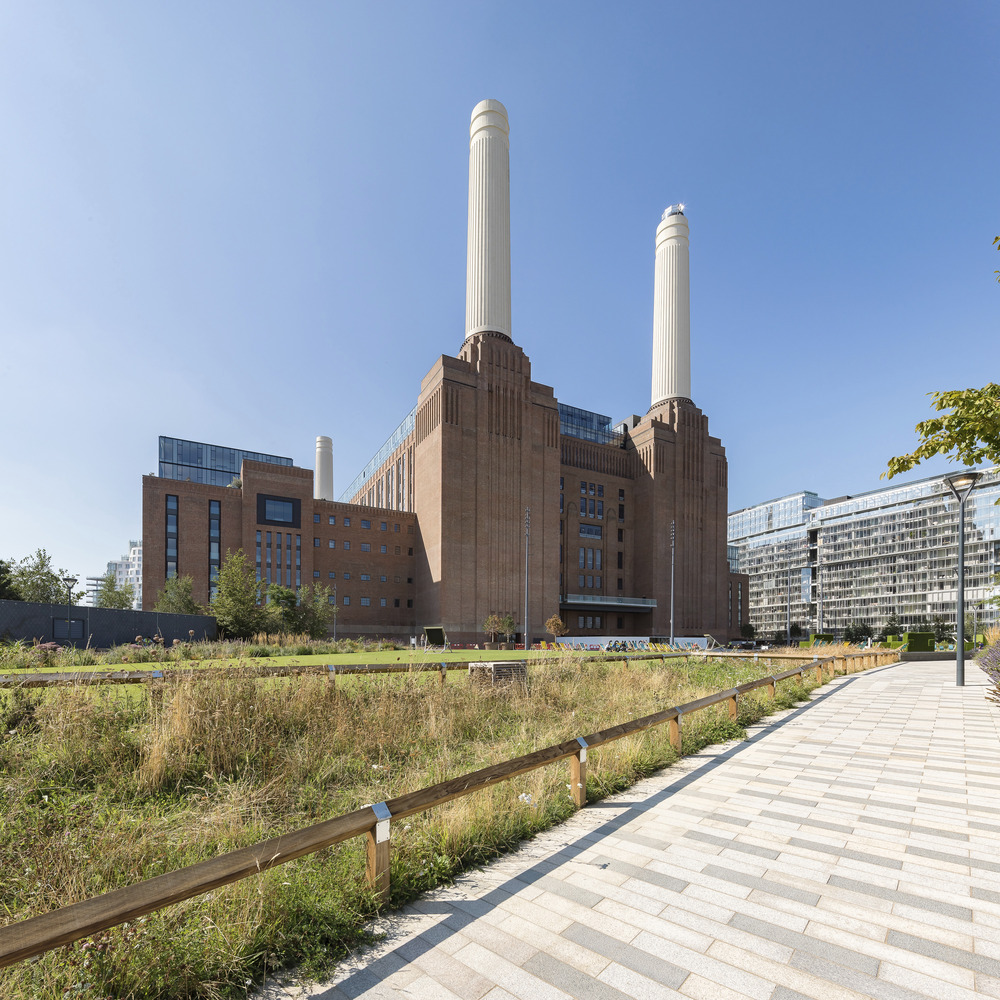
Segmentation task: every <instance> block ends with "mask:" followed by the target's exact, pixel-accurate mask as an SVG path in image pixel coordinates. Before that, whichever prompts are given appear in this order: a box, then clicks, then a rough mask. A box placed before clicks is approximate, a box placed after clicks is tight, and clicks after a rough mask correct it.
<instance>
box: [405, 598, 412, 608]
mask: <svg viewBox="0 0 1000 1000" xmlns="http://www.w3.org/2000/svg"><path fill="white" fill-rule="evenodd" d="M406 606H407V607H408V608H412V607H413V598H412V597H409V598H407V600H406Z"/></svg>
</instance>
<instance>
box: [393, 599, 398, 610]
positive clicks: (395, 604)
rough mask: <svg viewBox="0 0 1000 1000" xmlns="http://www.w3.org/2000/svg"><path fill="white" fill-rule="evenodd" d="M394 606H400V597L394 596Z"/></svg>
mask: <svg viewBox="0 0 1000 1000" xmlns="http://www.w3.org/2000/svg"><path fill="white" fill-rule="evenodd" d="M392 606H393V607H394V608H398V607H399V598H398V597H394V598H393V599H392Z"/></svg>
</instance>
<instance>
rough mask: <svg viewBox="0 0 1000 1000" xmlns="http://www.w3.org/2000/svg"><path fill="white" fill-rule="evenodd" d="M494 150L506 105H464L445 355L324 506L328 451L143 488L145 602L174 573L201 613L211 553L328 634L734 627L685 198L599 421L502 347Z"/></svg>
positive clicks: (500, 172) (660, 247) (534, 635)
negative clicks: (648, 357)
mask: <svg viewBox="0 0 1000 1000" xmlns="http://www.w3.org/2000/svg"><path fill="white" fill-rule="evenodd" d="M507 137H508V128H507V115H506V110H505V109H504V108H503V105H501V104H499V102H497V101H484V102H482V103H481V104H479V105H477V107H476V109H475V110H474V112H473V116H472V125H471V129H470V180H469V257H468V274H467V303H466V306H467V308H466V336H465V340H464V342H463V343H462V345H461V349H460V350H459V352H458V355H457V356H456V357H452V356H449V355H442V356H441V357H439V358H438V360H437V361H436V362H435V363H434V365H433V366H432V367H431V369H430V371H429V372H428V373H427V374H426V375H425V376H424V378H423V380H422V381H421V384H420V388H419V393H418V394H417V399H416V405H415V406H414V408H413V410H412V411H411V412H410V413H409V414H408V415H407V417H406V418H405V419H404V421H403V422H402V423H401V425H400V426H399V427H398V428H397V430H396V431H395V432H394V433H393V434H392V435H391V436H390V438H389V439H388V441H387V442H386V444H385V446H384V447H383V448H382V449H381V450H380V451H379V453H378V454H377V455H376V456H375V457H374V458H373V459H372V461H371V462H369V463H368V465H367V466H366V468H365V469H364V471H363V472H362V474H361V475H360V476H359V477H358V478H357V479H356V480H355V481H354V482H353V483H352V485H351V487H350V488H349V489H348V491H347V492H346V493H345V494H344V495H343V496H342V498H341V501H340V502H336V501H334V500H333V498H332V456H331V454H329V449H330V447H331V445H330V441H329V439H328V438H320V439H318V441H317V465H316V474H315V475H314V474H313V473H312V472H311V471H309V470H306V469H299V468H295V467H288V466H284V465H279V464H276V463H273V462H272V463H267V462H260V461H252V460H250V459H244V461H243V462H242V472H241V477H240V484H239V485H238V486H236V485H233V486H228V487H225V488H219V486H218V485H213V484H210V483H208V482H205V483H194V482H187V481H180V480H177V479H170V478H163V477H151V476H147V477H145V478H144V479H143V539H144V545H145V554H146V558H145V560H144V594H146V595H147V596H146V600H147V602H148V606H151V605H152V604H153V603H154V602H155V600H156V594H157V593H158V592H159V590H160V588H161V587H162V585H163V580H164V579H165V578H166V577H167V576H170V575H173V574H175V573H181V574H189V575H191V576H192V578H193V579H194V581H195V599H196V600H199V601H207V600H208V598H209V596H210V593H211V585H212V580H213V573H214V572H215V571H216V570H217V566H218V559H219V558H220V557H221V556H222V555H223V554H224V553H225V552H226V550H235V549H237V548H243V550H244V551H245V552H246V553H247V554H248V555H252V557H253V558H254V559H255V562H256V567H257V575H258V579H260V580H261V581H262V582H265V583H266V582H269V581H278V582H280V583H282V584H283V585H285V586H302V585H304V584H306V583H309V582H315V583H322V584H324V585H327V586H330V587H331V588H333V587H336V588H337V589H336V594H335V595H334V594H331V600H335V601H336V603H337V607H338V612H339V615H338V633H343V634H355V635H384V636H393V635H403V634H412V633H413V632H414V631H416V630H418V629H419V628H420V626H422V625H425V624H440V625H443V626H444V627H445V630H446V632H447V633H448V635H449V638H450V639H451V640H452V641H454V642H476V641H481V640H482V638H483V635H482V623H483V621H484V620H485V618H486V617H487V616H488V615H489V614H491V613H494V612H497V613H501V614H502V613H505V612H511V613H512V614H513V615H514V616H515V618H516V619H517V621H518V623H519V624H518V632H519V634H521V635H523V634H524V632H525V622H524V618H525V611H526V612H527V635H528V638H529V639H531V640H533V641H537V640H538V639H541V638H544V636H545V632H544V622H545V621H546V619H547V618H549V617H550V616H551V615H553V614H557V613H558V614H559V615H560V617H561V618H562V619H563V621H564V622H565V624H566V625H567V626H568V627H569V629H570V630H571V631H572V632H573V633H574V634H575V635H585V634H591V635H594V636H595V637H596V636H599V635H600V636H605V635H609V636H613V635H616V634H617V635H628V636H631V635H657V636H669V635H671V634H673V635H676V636H683V635H695V636H702V635H705V634H711V635H713V636H714V637H715V638H717V639H721V640H725V639H727V638H729V637H734V636H737V635H739V631H740V625H741V620H740V610H741V609H745V608H746V607H747V606H748V602H747V601H746V600H745V599H744V596H743V595H744V594H745V590H746V579H745V578H743V577H740V576H739V575H734V574H732V573H731V572H730V570H729V565H728V562H727V550H726V516H727V496H728V492H727V464H726V457H725V451H724V449H723V447H722V445H721V443H720V441H719V440H718V439H717V438H714V437H712V436H711V435H710V434H709V431H708V421H707V418H706V417H705V416H704V415H703V414H702V412H701V411H700V410H699V409H698V408H697V407H696V406H695V405H694V403H693V402H692V401H691V398H690V395H691V390H690V360H689V356H690V321H689V300H688V296H689V293H688V287H689V282H688V224H687V220H686V218H685V216H684V214H683V210H682V208H683V207H682V206H671V208H669V209H668V210H667V211H666V212H664V215H663V219H662V220H661V222H660V224H659V227H658V229H657V234H656V255H655V281H654V335H653V373H652V399H651V405H650V408H649V410H648V412H647V413H646V414H645V415H644V416H637V415H633V416H630V417H629V418H628V419H626V420H623V421H621V422H619V423H618V424H617V425H612V421H611V419H610V418H609V417H607V416H604V415H603V414H600V413H597V412H593V411H590V410H587V409H581V408H578V407H573V406H567V405H565V404H560V403H559V401H558V400H557V398H556V396H555V393H554V391H553V389H552V388H551V387H550V386H548V385H546V384H544V383H541V382H536V381H535V380H534V377H533V373H532V370H531V363H530V360H529V358H528V356H527V355H526V354H525V352H524V351H523V350H522V349H521V348H520V347H519V346H518V345H517V344H516V343H515V342H514V340H513V337H512V333H511V329H510V259H509V208H508V204H509V182H508V154H507V148H508V147H507V141H508V138H507ZM734 587H735V593H736V594H737V597H736V599H735V600H734V599H733V596H732V595H733V593H734ZM744 617H745V614H744Z"/></svg>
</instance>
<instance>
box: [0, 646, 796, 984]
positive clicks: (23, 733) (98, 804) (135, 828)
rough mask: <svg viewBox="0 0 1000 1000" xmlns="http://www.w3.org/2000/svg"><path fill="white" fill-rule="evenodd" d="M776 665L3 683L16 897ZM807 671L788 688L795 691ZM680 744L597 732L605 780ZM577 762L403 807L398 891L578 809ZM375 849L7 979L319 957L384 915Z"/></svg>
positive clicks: (218, 899)
mask: <svg viewBox="0 0 1000 1000" xmlns="http://www.w3.org/2000/svg"><path fill="white" fill-rule="evenodd" d="M762 672H763V670H760V671H756V670H755V668H754V666H753V665H752V663H749V664H743V665H736V664H733V663H732V662H729V663H723V664H706V663H704V662H697V663H694V662H691V663H689V662H687V661H670V662H669V666H668V667H667V668H663V667H661V666H660V665H659V664H658V663H657V664H655V665H647V664H642V665H632V666H623V665H622V663H621V662H614V663H610V664H593V663H591V664H586V663H582V662H581V661H579V660H576V659H571V658H568V657H566V658H562V659H559V660H554V661H553V662H552V663H551V664H547V665H545V666H541V667H535V668H532V670H531V674H530V685H529V687H528V688H527V689H526V690H525V689H521V688H517V687H506V688H496V689H493V688H478V687H475V686H472V685H470V684H469V682H468V680H467V679H466V678H464V677H463V676H461V675H453V676H451V677H450V678H449V682H448V683H447V684H446V685H444V686H441V685H439V683H438V680H437V677H435V676H429V675H426V674H415V673H414V674H405V675H401V676H400V675H394V676H384V675H376V676H372V677H363V678H361V677H359V678H350V679H345V678H341V679H339V680H337V681H336V683H334V682H333V681H332V680H331V679H329V678H326V677H316V676H306V677H299V678H290V679H281V680H274V679H268V680H264V679H261V680H248V679H239V680H237V679H232V678H227V677H226V676H225V675H219V674H205V675H202V676H195V677H193V678H188V679H185V680H183V681H179V682H176V683H160V684H158V685H156V686H150V687H144V688H143V689H142V693H141V694H139V695H138V696H137V695H136V694H135V692H132V693H131V694H128V693H127V692H124V691H122V690H121V689H118V688H114V687H107V688H72V687H68V688H52V689H42V690H40V691H38V692H35V691H24V690H16V689H15V690H12V691H0V724H2V725H3V726H4V728H3V730H2V731H0V784H2V788H3V792H4V795H5V798H6V809H5V815H4V823H3V828H2V831H0V870H2V871H3V873H4V877H3V879H2V881H0V902H2V905H3V911H4V913H5V914H6V915H7V917H8V920H20V919H24V918H26V917H28V916H30V915H32V914H35V913H41V912H45V911H46V910H49V909H51V908H53V907H56V906H60V905H65V904H66V903H69V902H72V901H75V900H80V899H84V898H87V897H89V896H93V895H97V894H99V893H102V892H107V891H109V890H110V889H112V888H115V887H117V886H121V885H126V884H130V883H133V882H136V881H139V880H141V879H146V878H150V877H152V876H154V875H158V874H162V873H164V872H166V871H171V870H173V869H176V868H179V867H181V866H183V865H187V864H192V863H194V862H196V861H199V860H203V859H205V858H209V857H212V856H215V855H217V854H219V853H222V852H224V851H228V850H233V849H235V848H237V847H240V846H245V845H248V844H252V843H255V842H257V841H259V840H263V839H266V838H268V837H271V836H276V835H278V834H280V833H285V832H288V831H290V830H293V829H296V828H300V827H303V826H306V825H308V824H310V823H313V822H317V821H319V820H320V819H325V818H329V817H332V816H335V815H338V814H340V813H343V812H346V811H348V810H351V809H355V808H358V807H359V806H361V805H363V804H364V803H368V802H374V801H379V800H382V799H387V798H391V797H392V796H394V795H397V794H400V793H402V792H404V791H409V790H413V789H416V788H420V787H423V786H426V785H429V784H432V783H434V782H436V781H440V780H443V779H445V778H448V777H453V776H455V775H457V774H461V773H464V772H467V771H470V770H473V769H476V768H480V767H484V766H487V765H489V764H491V763H496V762H500V761H503V760H507V759H509V758H511V757H515V756H518V755H519V754H523V753H527V752H529V751H531V750H533V749H537V748H539V747H542V746H547V745H549V744H552V743H557V742H560V741H562V740H565V739H569V738H571V737H573V736H578V735H586V734H587V733H590V732H593V731H595V730H597V729H600V728H604V727H607V726H610V725H614V724H616V723H619V722H624V721H627V720H628V719H632V718H636V717H638V716H641V715H645V714H648V713H650V712H652V711H656V710H658V709H662V708H664V707H668V706H670V705H674V704H678V703H682V702H684V701H687V700H691V699H693V698H695V697H699V696H700V695H703V694H706V693H709V692H711V691H715V690H720V689H724V688H727V687H731V686H733V685H734V684H736V683H740V682H741V681H743V680H747V679H750V678H751V677H755V676H759V675H760V673H762ZM806 688H808V685H806ZM795 690H796V689H795V688H794V687H793V686H792V685H790V684H789V685H788V686H787V687H784V688H783V689H779V698H778V701H777V705H778V706H779V707H782V706H787V705H790V704H792V703H793V697H794V691H795ZM797 690H798V692H799V694H798V697H800V698H801V697H802V695H801V691H802V688H801V687H800V688H798V689H797ZM769 710H770V704H769V703H767V702H766V701H764V699H763V698H754V697H745V698H742V699H741V701H740V718H739V719H738V720H737V721H735V722H733V721H730V720H729V719H728V717H727V716H726V715H725V713H724V712H722V711H716V710H707V711H704V712H699V713H697V714H696V715H694V716H692V717H689V718H686V719H685V724H684V741H685V751H692V750H695V749H697V748H699V747H701V746H704V745H707V744H708V743H711V742H718V741H720V740H724V739H730V738H735V737H738V736H740V735H742V734H743V726H745V725H746V724H748V723H749V722H751V721H754V720H756V719H758V718H759V717H761V715H763V714H764V713H765V712H766V711H769ZM675 758H676V755H675V753H674V751H673V749H672V748H671V747H670V745H669V742H668V734H667V732H666V727H659V728H657V729H655V730H652V731H650V732H648V733H646V734H644V735H641V736H636V737H632V738H629V739H626V740H620V741H618V742H617V743H613V744H609V745H608V746H606V747H602V748H598V749H595V750H594V751H592V753H591V755H590V757H589V760H588V779H587V784H588V794H589V796H590V797H591V798H596V797H599V796H601V795H604V794H607V793H608V792H611V791H615V790H618V789H621V788H625V787H627V786H628V785H629V784H631V783H632V782H634V781H635V780H636V779H637V778H639V777H641V776H643V775H646V774H649V773H651V772H652V771H653V770H655V769H656V768H659V767H662V766H664V765H666V764H669V763H671V762H672V761H673V760H674V759H675ZM567 772H568V765H566V764H561V765H554V766H550V767H546V768H543V769H541V770H538V771H534V772H531V773H529V774H526V775H522V776H520V777H518V778H516V779H513V780H512V781H509V782H505V783H503V784H500V785H497V786H493V787H491V788H489V789H486V790H483V791H480V792H477V793H474V794H473V795H470V796H467V797H465V798H462V799H458V800H455V801H453V802H451V803H449V804H447V805H445V806H442V807H439V808H437V809H435V810H432V811H430V812H428V813H425V814H422V815H419V816H415V817H412V818H411V819H409V820H407V821H405V822H402V823H394V824H393V828H392V838H393V839H392V852H393V853H392V886H393V888H392V902H393V904H398V903H400V902H402V901H404V900H406V899H409V898H411V897H412V896H414V895H415V894H416V893H419V892H421V891H423V890H425V889H427V888H430V887H432V886H434V885H437V884H440V883H441V882H442V881H444V880H447V879H448V878H450V877H451V876H452V875H454V873H455V872H457V871H459V870H461V869H462V868H463V867H466V866H468V865H471V864H475V863H478V862H481V861H483V860H485V859H487V858H489V857H491V856H493V855H495V854H497V853H498V852H501V851H503V850H505V849H508V848H509V847H511V846H513V845H514V844H516V843H517V842H518V841H519V840H520V839H522V838H524V837H526V836H529V835H530V834H531V833H532V832H534V831H537V830H539V829H543V828H545V827H547V826H549V825H551V824H552V823H555V822H557V821H559V820H560V819H562V818H564V817H566V816H567V815H569V814H570V813H571V812H572V810H573V806H572V802H571V799H570V796H569V791H568V787H567V784H566V781H567ZM363 854H364V845H363V841H362V839H360V838H358V839H356V840H354V841H350V842H347V843H345V844H342V845H339V846H337V847H335V848H332V849H329V850H325V851H322V852H319V853H317V854H314V855H310V856H308V857H306V858H302V859H299V860H298V861H295V862H292V863H290V864H287V865H284V866H281V867H279V868H277V869H274V870H272V871H269V872H266V873H264V874H263V875H261V876H259V877H256V878H253V879H247V880H244V881H243V882H239V883H236V884H234V885H232V886H229V887H226V888H224V889H220V890H217V891H215V892H212V893H209V894H207V895H205V896H202V897H198V898H196V899H192V900H188V901H186V902H184V903H180V904H178V905H176V906H172V907H170V908H169V909H167V910H165V911H162V912H160V913H157V914H151V915H150V916H148V917H145V918H143V919H142V920H140V921H138V922H136V923H133V924H131V925H128V926H123V927H119V928H114V929H112V930H109V931H107V932H104V933H103V934H101V935H98V936H97V937H96V938H93V939H89V940H88V941H86V942H82V943H78V944H77V945H75V946H69V947H66V948H62V949H59V950H58V951H56V952H53V953H50V954H48V955H45V956H42V957H41V958H40V959H38V960H37V961H33V962H27V963H22V964H21V965H19V966H16V967H14V968H13V969H10V970H6V971H5V972H4V973H2V975H0V997H2V998H4V1000H15V998H16V1000H27V998H32V1000H35V998H39V997H59V998H64V997H70V996H72V997H75V996H85V997H97V998H103V997H115V998H118V997H122V998H135V1000H139V998H143V1000H146V998H158V1000H159V998H168V997H169V998H181V997H183V998H222V997H226V998H229V997H237V996H244V995H245V994H246V991H247V988H248V984H251V983H253V982H255V981H259V980H260V978H261V977H262V976H263V975H264V974H265V972H266V971H267V970H269V969H274V968H276V967H280V966H283V965H288V964H292V963H295V964H298V965H300V966H301V967H303V968H304V969H305V970H306V971H307V973H308V972H312V973H315V974H319V973H321V972H322V971H323V970H324V969H326V968H328V967H329V965H330V963H331V962H332V961H334V960H335V959H336V958H337V957H338V956H340V955H342V954H343V953H344V952H345V950H346V949H347V948H348V947H350V946H351V945H353V944H355V943H357V942H358V941H359V940H360V939H361V938H362V937H363V935H364V926H365V922H366V920H367V919H368V918H369V917H370V916H371V914H372V913H373V912H375V909H376V904H375V902H374V900H373V899H372V897H371V895H370V893H369V891H368V889H367V887H366V885H365V884H364V881H363V874H364V857H363Z"/></svg>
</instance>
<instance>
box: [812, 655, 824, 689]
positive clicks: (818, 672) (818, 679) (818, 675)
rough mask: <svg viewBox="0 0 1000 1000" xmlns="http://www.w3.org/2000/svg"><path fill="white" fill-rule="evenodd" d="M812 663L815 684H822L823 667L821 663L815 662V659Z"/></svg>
mask: <svg viewBox="0 0 1000 1000" xmlns="http://www.w3.org/2000/svg"><path fill="white" fill-rule="evenodd" d="M813 663H815V664H816V683H817V684H822V683H823V666H822V664H821V663H819V662H817V660H816V659H815V658H814V659H813Z"/></svg>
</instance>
